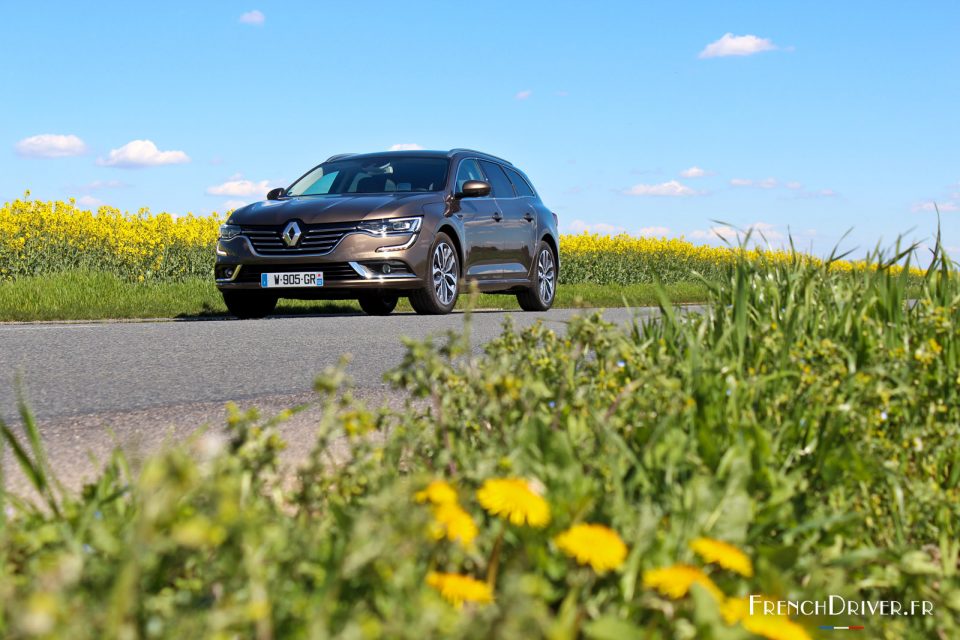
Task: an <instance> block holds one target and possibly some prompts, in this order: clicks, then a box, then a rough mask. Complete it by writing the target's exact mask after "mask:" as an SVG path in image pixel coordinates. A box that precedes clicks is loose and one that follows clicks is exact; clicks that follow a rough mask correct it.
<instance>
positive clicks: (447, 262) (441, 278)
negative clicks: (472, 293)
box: [432, 242, 457, 306]
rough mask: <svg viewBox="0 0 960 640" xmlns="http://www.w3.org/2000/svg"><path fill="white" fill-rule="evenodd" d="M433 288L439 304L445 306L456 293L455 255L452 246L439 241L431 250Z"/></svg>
mask: <svg viewBox="0 0 960 640" xmlns="http://www.w3.org/2000/svg"><path fill="white" fill-rule="evenodd" d="M432 265H433V268H432V271H433V289H434V291H436V293H437V300H439V301H440V304H442V305H444V306H447V305H449V304H450V303H452V302H453V298H454V296H456V295H457V257H456V254H454V252H453V248H452V247H451V246H450V245H449V244H447V243H446V242H441V243H440V244H438V245H437V248H436V249H434V250H433V261H432Z"/></svg>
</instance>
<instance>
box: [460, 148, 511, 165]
mask: <svg viewBox="0 0 960 640" xmlns="http://www.w3.org/2000/svg"><path fill="white" fill-rule="evenodd" d="M464 152H466V153H476V154H477V155H481V156H486V157H488V158H493V159H494V160H499V161H500V162H505V163H507V164H508V165H510V166H511V167H512V166H513V163H512V162H510V161H509V160H504V159H503V158H501V157H499V156H495V155H493V154H492V153H484V152H483V151H477V150H476V149H463V148H456V149H450V151H449V152H448V153H449V155H453V154H455V153H464Z"/></svg>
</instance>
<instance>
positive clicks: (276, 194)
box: [267, 187, 286, 200]
mask: <svg viewBox="0 0 960 640" xmlns="http://www.w3.org/2000/svg"><path fill="white" fill-rule="evenodd" d="M284 191H286V189H284V188H283V187H277V188H276V189H270V191H267V200H279V199H280V196H282V195H283V193H284Z"/></svg>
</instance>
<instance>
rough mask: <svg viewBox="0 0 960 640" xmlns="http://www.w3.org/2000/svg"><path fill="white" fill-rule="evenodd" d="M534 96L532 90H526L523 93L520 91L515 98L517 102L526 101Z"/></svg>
mask: <svg viewBox="0 0 960 640" xmlns="http://www.w3.org/2000/svg"><path fill="white" fill-rule="evenodd" d="M532 95H533V91H532V90H530V89H524V90H523V91H518V92H517V95H515V96H513V97H514V98H516V99H517V100H526V99H527V98H529V97H530V96H532Z"/></svg>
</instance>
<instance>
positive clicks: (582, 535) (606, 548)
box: [554, 524, 627, 573]
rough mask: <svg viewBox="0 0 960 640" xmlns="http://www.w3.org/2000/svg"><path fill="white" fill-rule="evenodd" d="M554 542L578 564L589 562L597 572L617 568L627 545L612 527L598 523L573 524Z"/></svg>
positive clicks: (623, 558)
mask: <svg viewBox="0 0 960 640" xmlns="http://www.w3.org/2000/svg"><path fill="white" fill-rule="evenodd" d="M554 542H556V543H557V546H558V547H560V550H561V551H563V552H564V553H566V554H567V555H568V556H570V557H571V558H575V559H576V561H577V562H579V563H580V564H589V565H590V566H591V567H593V570H594V571H596V572H597V573H603V572H605V571H608V570H610V569H617V568H619V567H620V565H622V564H623V561H624V560H625V559H626V557H627V545H625V544H623V540H621V539H620V536H619V535H617V532H616V531H614V530H613V529H609V528H607V527H605V526H603V525H600V524H575V525H573V526H572V527H570V528H569V529H567V530H566V531H564V532H563V533H561V534H560V535H558V536H557V537H556V538H555V539H554Z"/></svg>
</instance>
